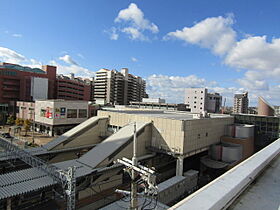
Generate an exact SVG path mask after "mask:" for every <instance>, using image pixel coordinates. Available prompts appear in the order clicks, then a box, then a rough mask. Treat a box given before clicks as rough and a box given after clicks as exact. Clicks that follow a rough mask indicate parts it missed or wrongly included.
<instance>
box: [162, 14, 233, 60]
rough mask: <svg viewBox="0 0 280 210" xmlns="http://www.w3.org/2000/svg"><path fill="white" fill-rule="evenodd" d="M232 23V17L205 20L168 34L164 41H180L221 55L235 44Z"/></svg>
mask: <svg viewBox="0 0 280 210" xmlns="http://www.w3.org/2000/svg"><path fill="white" fill-rule="evenodd" d="M233 22H234V21H233V17H232V15H229V16H227V17H225V18H224V17H221V16H219V17H211V18H206V19H205V20H202V21H201V22H199V23H197V24H195V25H194V26H192V27H184V28H183V29H182V30H176V31H175V32H169V33H168V34H167V35H166V36H165V37H164V39H165V40H168V39H171V38H175V39H180V40H183V41H185V42H187V43H191V44H197V45H199V46H200V47H203V48H208V49H211V50H212V51H213V52H214V53H215V54H218V55H222V54H225V53H226V52H227V51H228V50H229V49H231V48H232V47H233V46H234V44H235V39H236V32H235V31H234V30H233V29H232V28H231V26H232V24H233Z"/></svg>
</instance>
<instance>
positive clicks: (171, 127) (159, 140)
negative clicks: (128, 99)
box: [98, 111, 234, 154]
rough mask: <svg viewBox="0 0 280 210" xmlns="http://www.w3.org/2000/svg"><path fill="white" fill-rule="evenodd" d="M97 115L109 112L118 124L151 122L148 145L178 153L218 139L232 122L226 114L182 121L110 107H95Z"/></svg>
mask: <svg viewBox="0 0 280 210" xmlns="http://www.w3.org/2000/svg"><path fill="white" fill-rule="evenodd" d="M98 116H110V125H115V126H121V127H122V126H124V125H126V124H128V123H130V122H135V121H136V122H153V125H154V126H153V127H152V138H151V139H150V144H151V146H152V147H155V148H159V149H162V150H170V151H173V152H176V153H179V154H186V153H188V152H191V151H193V150H196V149H200V148H204V147H206V146H209V145H211V144H214V143H218V142H220V137H221V136H223V135H224V132H225V125H230V124H233V119H234V118H233V117H231V116H226V117H219V118H202V119H190V120H185V121H183V120H175V119H169V118H159V117H153V116H152V115H151V116H146V115H137V114H126V113H118V112H110V111H98ZM206 133H207V134H206ZM198 134H199V135H198ZM206 135H207V136H206Z"/></svg>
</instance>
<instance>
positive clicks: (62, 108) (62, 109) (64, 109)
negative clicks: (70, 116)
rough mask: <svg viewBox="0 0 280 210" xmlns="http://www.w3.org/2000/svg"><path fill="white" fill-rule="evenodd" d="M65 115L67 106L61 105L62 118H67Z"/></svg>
mask: <svg viewBox="0 0 280 210" xmlns="http://www.w3.org/2000/svg"><path fill="white" fill-rule="evenodd" d="M65 115H66V108H65V107H61V108H60V118H65Z"/></svg>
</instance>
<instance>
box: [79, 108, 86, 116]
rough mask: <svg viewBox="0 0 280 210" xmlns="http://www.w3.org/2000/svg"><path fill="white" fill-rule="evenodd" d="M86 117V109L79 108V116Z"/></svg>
mask: <svg viewBox="0 0 280 210" xmlns="http://www.w3.org/2000/svg"><path fill="white" fill-rule="evenodd" d="M86 117H87V110H86V109H79V118H86Z"/></svg>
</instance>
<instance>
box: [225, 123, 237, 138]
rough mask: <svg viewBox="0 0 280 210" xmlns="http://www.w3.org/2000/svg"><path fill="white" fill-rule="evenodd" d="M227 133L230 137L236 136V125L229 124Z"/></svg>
mask: <svg viewBox="0 0 280 210" xmlns="http://www.w3.org/2000/svg"><path fill="white" fill-rule="evenodd" d="M225 135H226V136H230V137H235V125H227V126H226V130H225Z"/></svg>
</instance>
